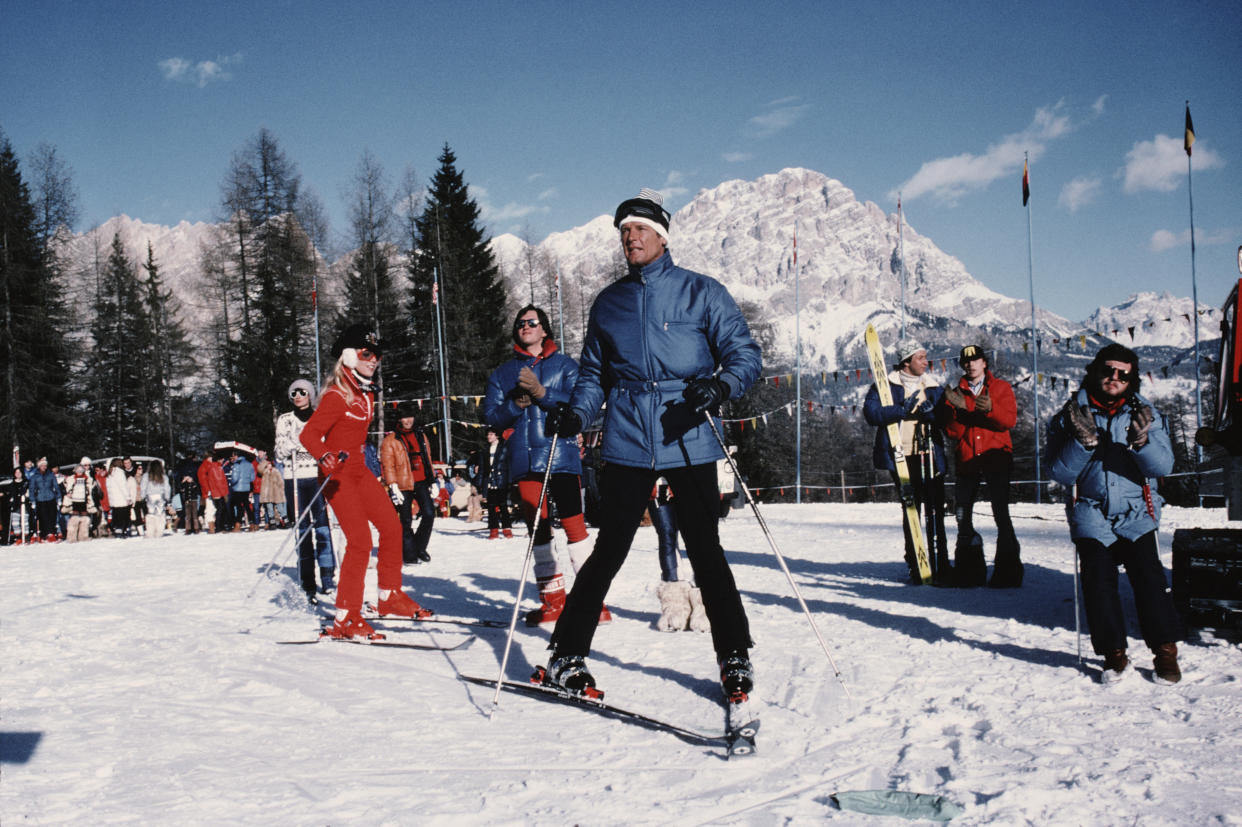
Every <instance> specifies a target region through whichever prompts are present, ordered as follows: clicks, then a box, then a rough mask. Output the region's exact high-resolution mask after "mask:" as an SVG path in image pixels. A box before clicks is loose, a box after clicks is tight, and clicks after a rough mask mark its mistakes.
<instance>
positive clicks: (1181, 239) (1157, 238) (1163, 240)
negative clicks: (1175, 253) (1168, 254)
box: [1151, 230, 1190, 253]
mask: <svg viewBox="0 0 1242 827" xmlns="http://www.w3.org/2000/svg"><path fill="white" fill-rule="evenodd" d="M1189 243H1190V230H1183V231H1182V232H1181V233H1174V232H1170V231H1169V230H1156V231H1155V232H1154V233H1152V234H1151V250H1152V252H1153V253H1163V252H1164V251H1165V250H1171V249H1173V248H1174V247H1180V246H1181V245H1183V244H1189Z"/></svg>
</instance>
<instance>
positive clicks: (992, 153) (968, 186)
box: [888, 101, 1074, 206]
mask: <svg viewBox="0 0 1242 827" xmlns="http://www.w3.org/2000/svg"><path fill="white" fill-rule="evenodd" d="M1073 129H1074V124H1073V123H1072V122H1071V120H1070V116H1069V115H1068V114H1067V113H1066V112H1065V102H1064V101H1060V102H1058V103H1057V104H1056V106H1051V107H1041V108H1040V109H1039V110H1037V111H1036V112H1035V117H1034V118H1033V119H1032V120H1031V123H1030V125H1029V126H1027V127H1026V128H1025V129H1023V130H1022V131H1021V132H1015V133H1013V134H1012V135H1006V136H1004V137H1003V138H1001V139H1000V141H998V142H997V143H994V144H992V145H991V146H989V147H988V148H987V149H985V150H984V151H983V154H981V155H975V154H973V153H970V152H963V153H962V154H960V155H954V156H951V157H947V158H937V159H935V160H933V161H926V162H924V164H923V165H922V166H921V167H919V170H918V172H916V173H914V175H913V176H911V177H910V178H908V179H907V180H905V181H904V182H902V184H901V185H900V186H899V187H897V188H895V189H893V190H892V191H891V192H889V194H888V197H889V198H890V199H892V200H894V201H895V200H897V195H898V193H899V192H900V193H901V194H902V195H903V196H904V197H905V199H906V200H907V201H912V200H914V199H915V198H919V197H920V196H924V195H931V196H933V197H934V198H935V199H936V200H937V201H939V202H941V203H942V204H946V205H948V206H952V205H954V204H956V203H957V201H958V200H959V199H960V198H961V197H962V196H963V195H966V194H967V193H969V192H974V191H976V190H981V189H984V188H986V187H987V186H988V185H990V184H991V183H992V182H993V181H995V180H997V179H998V178H1006V177H1009V176H1013V177H1014V183H1015V186H1016V185H1017V183H1018V177H1019V173H1020V171H1021V169H1022V159H1023V152H1029V153H1030V158H1031V160H1032V161H1034V160H1036V159H1038V158H1039V156H1040V155H1042V154H1043V151H1044V149H1045V148H1046V146H1047V144H1048V143H1049V142H1050V141H1053V140H1056V139H1057V138H1060V137H1062V136H1064V135H1067V134H1069V133H1070V132H1072V131H1073Z"/></svg>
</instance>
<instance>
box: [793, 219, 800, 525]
mask: <svg viewBox="0 0 1242 827" xmlns="http://www.w3.org/2000/svg"><path fill="white" fill-rule="evenodd" d="M793 251H794V254H793V265H794V340H795V344H794V377H795V378H794V400H795V404H796V405H797V413H796V414H795V415H794V502H795V503H798V504H801V503H802V286H801V278H800V276H801V274H800V273H799V272H798V222H797V221H795V222H794V236H793Z"/></svg>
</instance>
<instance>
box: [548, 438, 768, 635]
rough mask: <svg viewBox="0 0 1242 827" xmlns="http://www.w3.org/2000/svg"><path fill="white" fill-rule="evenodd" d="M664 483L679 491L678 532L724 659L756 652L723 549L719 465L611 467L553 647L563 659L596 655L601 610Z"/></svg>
mask: <svg viewBox="0 0 1242 827" xmlns="http://www.w3.org/2000/svg"><path fill="white" fill-rule="evenodd" d="M659 477H664V478H665V479H666V480H668V484H669V487H670V488H672V489H673V491H675V492H677V496H675V497H674V498H673V500H672V505H673V509H674V512H675V513H676V515H677V527H678V529H679V530H680V531H681V536H682V539H684V540H685V542H686V556H687V557H688V558H689V559H690V567H691V568H692V569H693V570H694V579H695V582H696V583H697V584H698V587H699V590H700V592H701V593H702V595H703V608H704V610H705V611H706V612H707V618H708V620H709V621H711V625H712V645H713V646H714V647H715V650H716V653H717V655H720V654H722V653H724V652H728V651H730V650H733V649H743V650H744V649H749V648H750V647H751V646H752V643H751V639H750V624H749V622H748V621H747V619H746V610H745V609H744V608H743V607H742V598H741V595H740V594H738V590H737V584H736V583H735V582H734V580H733V572H732V571H731V570H730V569H729V563H728V561H727V560H725V554H724V549H722V548H721V547H720V533H719V530H718V529H719V516H718V515H719V513H720V495H719V493H718V492H717V490H716V464H715V463H709V464H705V465H692V466H683V467H680V468H664V469H661V470H658V471H657V470H654V469H650V468H634V467H632V466H628V465H617V464H615V463H609V464H608V465H607V466H606V467H605V468H604V470H603V472H602V474H601V479H600V505H601V508H600V525H599V533H598V534H597V535H596V538H595V548H594V550H593V551H592V552H591V556H590V557H589V558H588V559H587V561H586V563H585V564H584V565H583V566H582V569H581V570H580V571H579V572H578V576H577V578H576V579H575V581H574V587H573V590H572V591H571V592H570V593H569V598H568V599H567V600H566V601H565V610H564V611H563V612H562V613H561V617H560V619H559V620H558V621H557V623H556V628H555V629H554V630H553V632H552V648H553V649H554V650H555V651H556V654H557V655H582V656H584V657H585V656H586V655H588V654H590V650H591V639H592V638H593V637H594V636H595V628H596V626H597V625H598V624H599V607H600V605H601V604H603V602H604V598H605V597H607V595H608V587H609V586H610V585H611V584H612V579H613V577H615V576H616V574H617V572H618V571H620V570H621V564H622V563H624V562H625V557H626V555H627V554H629V551H630V545H631V544H632V543H633V542H634V534H635V532H637V531H638V524H639V522H640V521H641V520H642V517H643V512H644V511H645V510H646V508H647V503H648V501H650V499H651V489H652V487H653V486H654V485H655V482H656V480H657V479H658V478H659Z"/></svg>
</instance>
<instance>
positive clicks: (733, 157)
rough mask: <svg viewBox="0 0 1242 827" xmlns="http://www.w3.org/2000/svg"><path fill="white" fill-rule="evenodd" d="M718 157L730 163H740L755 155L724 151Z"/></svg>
mask: <svg viewBox="0 0 1242 827" xmlns="http://www.w3.org/2000/svg"><path fill="white" fill-rule="evenodd" d="M720 157H721V158H723V159H724V160H725V161H726V162H728V163H730V164H740V163H742V162H743V161H749V160H750V159H751V158H754V157H755V156H754V155H753V154H751V153H749V152H726V153H724V154H723V155H721V156H720Z"/></svg>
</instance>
